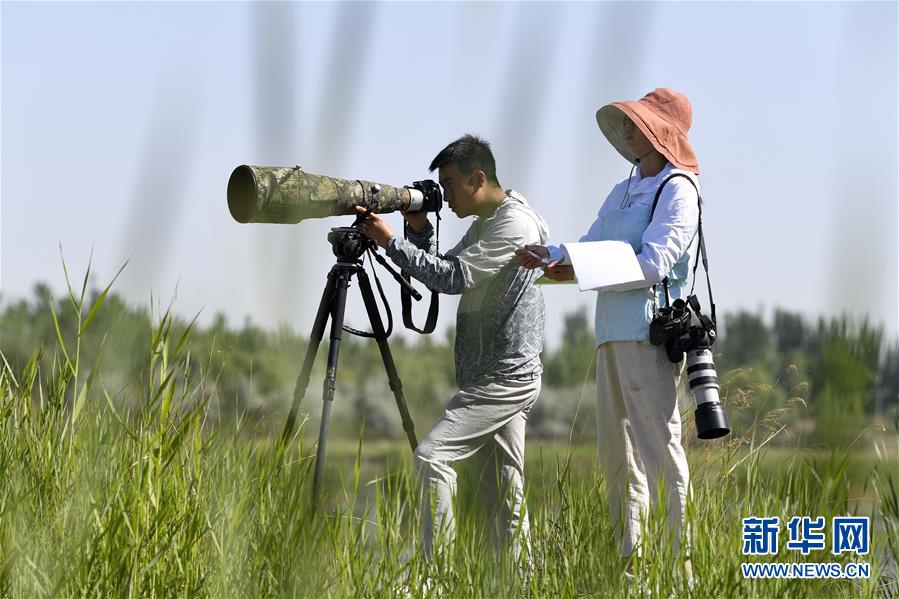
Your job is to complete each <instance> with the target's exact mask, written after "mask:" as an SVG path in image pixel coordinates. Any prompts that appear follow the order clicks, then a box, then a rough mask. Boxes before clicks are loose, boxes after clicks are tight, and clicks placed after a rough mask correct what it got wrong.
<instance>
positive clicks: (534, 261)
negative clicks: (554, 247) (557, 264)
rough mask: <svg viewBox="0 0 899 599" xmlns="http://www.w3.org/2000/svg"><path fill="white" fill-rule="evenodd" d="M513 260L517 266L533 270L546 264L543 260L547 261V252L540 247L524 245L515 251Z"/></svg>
mask: <svg viewBox="0 0 899 599" xmlns="http://www.w3.org/2000/svg"><path fill="white" fill-rule="evenodd" d="M515 258H516V259H517V260H518V265H519V266H521V267H522V268H526V269H528V270H533V269H535V268H540V267H542V266H545V265H546V264H547V263H546V262H544V260H549V250H548V249H546V248H545V247H544V246H542V245H526V246H524V247H523V248H518V249H517V250H515Z"/></svg>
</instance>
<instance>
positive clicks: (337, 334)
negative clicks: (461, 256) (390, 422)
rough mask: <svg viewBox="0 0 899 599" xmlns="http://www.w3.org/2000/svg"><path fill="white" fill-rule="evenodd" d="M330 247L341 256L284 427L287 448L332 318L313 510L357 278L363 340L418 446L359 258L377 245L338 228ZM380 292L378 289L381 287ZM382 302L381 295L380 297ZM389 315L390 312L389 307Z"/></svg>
mask: <svg viewBox="0 0 899 599" xmlns="http://www.w3.org/2000/svg"><path fill="white" fill-rule="evenodd" d="M328 241H329V242H331V246H332V249H333V250H334V255H335V256H337V263H336V264H335V265H334V266H333V267H331V271H330V272H329V273H328V282H327V284H326V285H325V291H324V293H322V299H321V303H320V304H319V306H318V313H317V314H316V316H315V324H313V326H312V334H311V336H310V338H309V346H308V347H307V348H306V357H305V359H304V361H303V368H302V370H300V374H299V376H298V377H297V384H296V388H295V389H294V392H293V405H292V406H291V408H290V413H289V414H288V416H287V424H286V425H285V427H284V433H283V436H282V441H283V442H284V443H286V442H287V441H288V440H289V439H290V437H291V435H293V429H294V425H295V421H296V412H297V408H298V407H299V405H300V402H301V401H303V397H304V396H305V394H306V387H307V386H308V385H309V374H310V372H311V371H312V364H313V362H315V355H316V353H317V352H318V346H319V345H320V344H321V340H322V336H323V335H324V332H325V325H326V324H327V321H328V318H329V317H330V318H331V336H330V343H329V346H328V366H327V371H326V374H325V381H324V385H323V390H322V417H321V425H320V428H319V433H318V449H317V452H316V455H315V477H314V479H313V487H312V495H313V501H314V504H315V505H318V500H319V496H320V493H321V477H322V467H323V465H324V462H325V443H326V441H327V437H328V419H329V417H330V415H331V402H332V401H333V400H334V390H335V389H336V388H337V359H338V356H339V354H340V342H341V340H342V338H343V331H344V329H345V327H344V326H343V316H344V312H345V310H346V294H347V289H349V286H350V281H351V280H352V278H353V276H354V275H355V276H356V277H358V279H359V287H360V288H361V289H362V299H363V300H364V302H365V310H366V312H368V319H369V321H370V322H371V329H372V333H371V334H363V335H364V336H370V337H374V339H375V340H376V341H377V343H378V349H380V350H381V359H382V360H383V361H384V368H385V369H386V370H387V378H388V380H389V381H390V389H391V390H392V391H393V395H394V397H395V398H396V406H397V408H398V409H399V412H400V418H401V419H402V421H403V430H404V431H406V436H407V437H408V438H409V445H410V446H411V447H412V450H413V451H414V450H415V448H416V447H417V446H418V441H417V440H416V439H415V425H414V424H413V423H412V418H411V416H410V415H409V408H408V407H406V399H405V397H403V383H402V381H401V380H400V377H399V375H398V374H397V372H396V365H395V364H394V362H393V355H392V354H391V353H390V346H389V345H388V344H387V336H388V333H387V332H386V331H385V330H384V323H383V322H382V320H381V314H380V313H379V312H378V306H377V302H376V301H375V295H374V293H373V292H372V288H371V283H370V282H369V280H368V274H367V273H366V272H365V270H364V268H363V266H362V261H361V257H362V255H363V254H364V253H365V252H366V251H367V250H373V248H374V243H373V242H372V241H370V240H369V239H368V238H367V237H365V236H363V235H362V234H361V233H360V232H359V231H357V230H356V229H355V228H353V227H339V228H335V229H331V232H330V233H329V234H328ZM370 255H372V256H374V258H375V259H377V260H378V262H379V263H380V264H381V265H382V266H384V267H385V268H386V269H387V270H388V271H389V272H390V273H391V274H392V275H393V277H394V278H395V279H396V280H397V281H399V282H400V283H401V284H402V285H403V286H405V287H406V288H407V289H410V290H411V291H410V293H412V295H413V296H417V297H416V299H420V298H421V295H420V294H419V293H418V292H417V291H415V289H413V288H412V287H411V286H410V285H409V284H408V283H407V282H406V281H404V280H403V279H402V277H401V276H400V275H399V273H397V272H396V271H394V270H393V269H392V268H391V267H390V266H389V265H388V264H387V262H386V261H385V260H384V258H383V257H382V256H380V255H379V254H377V253H376V252H375V251H371V252H370ZM379 289H380V284H379ZM382 297H383V294H382ZM388 310H389V307H388ZM346 330H348V331H350V332H354V333H356V334H359V333H358V332H356V331H352V329H346Z"/></svg>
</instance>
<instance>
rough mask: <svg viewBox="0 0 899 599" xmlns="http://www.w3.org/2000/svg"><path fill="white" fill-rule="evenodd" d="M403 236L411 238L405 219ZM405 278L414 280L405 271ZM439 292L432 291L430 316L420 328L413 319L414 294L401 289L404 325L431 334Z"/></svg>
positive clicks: (438, 249)
mask: <svg viewBox="0 0 899 599" xmlns="http://www.w3.org/2000/svg"><path fill="white" fill-rule="evenodd" d="M435 214H436V215H437V233H436V235H435V237H436V239H435V246H436V248H437V251H438V253H439V251H440V211H439V210H438V211H437V212H436V213H435ZM403 238H404V239H409V223H407V222H406V221H405V220H404V221H403ZM403 278H404V279H406V282H408V283H410V284H411V282H412V278H411V277H410V276H409V275H408V274H406V273H403ZM439 295H440V294H439V293H437V292H435V291H432V292H431V303H430V305H429V306H428V316H427V318H426V319H425V326H424V327H422V328H420V329H419V328H418V327H417V326H415V323H414V322H413V321H412V296H411V294H410V293H409V292H408V291H406V290H405V289H400V303H401V304H402V307H403V325H405V327H406V328H407V329H409V330H411V331H415V332H416V333H421V334H423V335H429V334H431V333H433V332H434V328H435V327H436V326H437V314H438V311H439V307H440V301H439Z"/></svg>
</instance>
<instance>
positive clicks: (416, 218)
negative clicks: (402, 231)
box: [401, 212, 428, 233]
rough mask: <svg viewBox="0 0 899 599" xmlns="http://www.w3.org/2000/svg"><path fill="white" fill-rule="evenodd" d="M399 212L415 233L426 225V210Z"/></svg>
mask: <svg viewBox="0 0 899 599" xmlns="http://www.w3.org/2000/svg"><path fill="white" fill-rule="evenodd" d="M401 214H402V215H403V218H405V219H406V222H407V223H409V227H411V228H412V230H413V231H415V232H416V233H417V232H419V231H421V230H422V229H424V228H425V227H427V226H428V213H427V212H402V213H401Z"/></svg>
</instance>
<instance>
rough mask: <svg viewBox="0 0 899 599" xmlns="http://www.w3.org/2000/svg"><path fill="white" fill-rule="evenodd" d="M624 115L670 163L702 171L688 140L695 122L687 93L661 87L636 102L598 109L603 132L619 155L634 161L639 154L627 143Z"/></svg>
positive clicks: (687, 169)
mask: <svg viewBox="0 0 899 599" xmlns="http://www.w3.org/2000/svg"><path fill="white" fill-rule="evenodd" d="M624 117H627V118H629V119H630V120H631V121H633V122H634V124H635V125H636V126H637V127H639V128H640V131H642V132H643V135H645V136H646V139H648V140H649V142H650V143H651V144H652V146H653V147H654V148H655V149H656V150H658V151H659V152H660V153H661V154H662V156H664V157H665V158H666V159H667V160H668V162H670V163H671V164H673V165H674V166H676V167H678V168H681V169H683V170H685V171H690V172H692V173H696V174H697V175H698V174H699V163H698V162H697V160H696V154H695V153H694V152H693V147H692V146H691V145H690V142H689V140H687V131H689V130H690V125H692V124H693V108H692V107H691V106H690V101H689V100H687V96H685V95H683V94H681V93H678V92H676V91H674V90H671V89H668V88H667V87H660V88H658V89H655V90H653V91H651V92H649V93H648V94H646V95H645V96H643V97H642V98H640V99H639V100H637V101H636V102H631V101H622V102H612V103H611V104H607V105H605V106H603V107H602V108H600V109H599V110H597V111H596V122H597V124H599V129H600V130H601V131H602V133H603V135H605V136H606V139H608V140H609V143H611V144H612V146H613V147H614V148H615V149H616V150H618V153H619V154H621V155H622V156H624V157H625V158H626V159H627V160H628V162H631V163H632V164H635V163H636V160H637V158H638V157H637V156H634V154H633V153H632V152H631V151H630V150H628V148H627V143H625V135H624Z"/></svg>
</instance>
